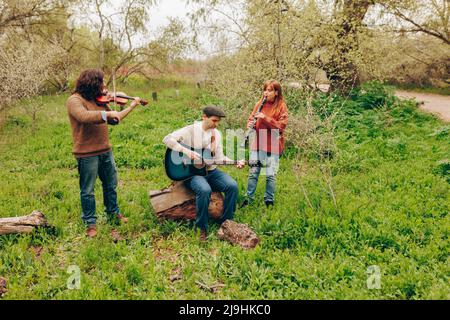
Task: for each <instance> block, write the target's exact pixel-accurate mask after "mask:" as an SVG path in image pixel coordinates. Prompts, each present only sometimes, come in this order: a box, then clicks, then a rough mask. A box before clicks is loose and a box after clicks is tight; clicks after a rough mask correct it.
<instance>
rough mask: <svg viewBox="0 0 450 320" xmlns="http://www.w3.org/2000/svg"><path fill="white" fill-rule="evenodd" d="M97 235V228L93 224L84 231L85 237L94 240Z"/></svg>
mask: <svg viewBox="0 0 450 320" xmlns="http://www.w3.org/2000/svg"><path fill="white" fill-rule="evenodd" d="M96 235H97V226H96V225H95V224H91V225H89V226H88V227H87V229H86V236H88V237H89V238H95V236H96Z"/></svg>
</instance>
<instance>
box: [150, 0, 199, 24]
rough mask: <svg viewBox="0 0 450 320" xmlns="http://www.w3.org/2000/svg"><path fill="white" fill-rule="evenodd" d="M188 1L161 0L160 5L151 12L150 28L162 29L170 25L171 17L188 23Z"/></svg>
mask: <svg viewBox="0 0 450 320" xmlns="http://www.w3.org/2000/svg"><path fill="white" fill-rule="evenodd" d="M186 2H187V1H186V0H159V1H158V4H157V5H156V6H154V7H153V8H152V9H151V10H150V21H149V24H150V27H151V29H154V28H155V27H161V26H164V25H167V24H168V23H169V19H168V18H169V17H173V18H179V19H182V20H184V21H187V18H186V13H187V12H189V10H190V9H189V8H188V7H187V4H186Z"/></svg>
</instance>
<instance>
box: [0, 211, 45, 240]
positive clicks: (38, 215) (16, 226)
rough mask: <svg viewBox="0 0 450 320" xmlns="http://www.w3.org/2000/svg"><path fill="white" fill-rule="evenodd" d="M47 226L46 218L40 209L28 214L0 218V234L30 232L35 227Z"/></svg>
mask: <svg viewBox="0 0 450 320" xmlns="http://www.w3.org/2000/svg"><path fill="white" fill-rule="evenodd" d="M41 226H42V227H45V226H47V218H45V215H44V214H43V213H42V212H40V211H33V212H32V213H31V214H30V215H28V216H22V217H14V218H0V235H3V234H9V233H31V232H33V230H34V229H35V228H36V227H41Z"/></svg>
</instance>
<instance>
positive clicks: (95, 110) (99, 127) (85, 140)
mask: <svg viewBox="0 0 450 320" xmlns="http://www.w3.org/2000/svg"><path fill="white" fill-rule="evenodd" d="M66 105H67V111H68V113H69V120H70V125H71V126H72V137H73V154H74V155H75V157H77V158H86V157H92V156H96V155H99V154H102V153H105V152H108V151H110V150H111V144H110V143H109V135H108V125H107V123H106V122H105V121H103V119H102V114H101V111H109V109H105V108H104V107H99V106H97V104H96V103H95V102H93V101H87V100H85V99H84V98H82V97H81V96H80V95H79V94H73V95H72V96H70V97H69V99H68V100H67V103H66Z"/></svg>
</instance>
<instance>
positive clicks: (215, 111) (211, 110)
mask: <svg viewBox="0 0 450 320" xmlns="http://www.w3.org/2000/svg"><path fill="white" fill-rule="evenodd" d="M203 113H204V114H205V115H206V116H207V117H208V118H209V117H212V116H216V117H219V118H225V113H224V112H223V111H222V110H221V109H220V108H219V107H218V106H215V105H212V104H211V105H208V106H206V107H205V108H204V109H203Z"/></svg>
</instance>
